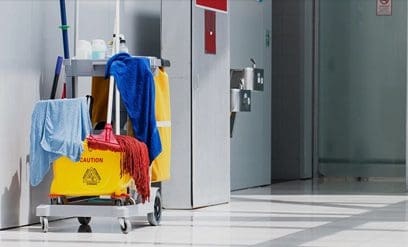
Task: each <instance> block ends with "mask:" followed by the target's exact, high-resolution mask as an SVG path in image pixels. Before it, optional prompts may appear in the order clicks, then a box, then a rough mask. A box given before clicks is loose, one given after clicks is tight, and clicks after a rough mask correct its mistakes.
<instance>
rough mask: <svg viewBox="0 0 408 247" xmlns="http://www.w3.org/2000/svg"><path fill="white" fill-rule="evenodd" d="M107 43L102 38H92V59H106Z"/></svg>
mask: <svg viewBox="0 0 408 247" xmlns="http://www.w3.org/2000/svg"><path fill="white" fill-rule="evenodd" d="M105 53H106V43H105V41H104V40H102V39H94V40H92V59H105Z"/></svg>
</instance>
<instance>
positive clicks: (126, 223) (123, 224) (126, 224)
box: [119, 218, 132, 234]
mask: <svg viewBox="0 0 408 247" xmlns="http://www.w3.org/2000/svg"><path fill="white" fill-rule="evenodd" d="M119 225H120V229H121V230H122V233H124V234H128V233H129V232H130V231H132V223H130V220H129V219H126V218H119Z"/></svg>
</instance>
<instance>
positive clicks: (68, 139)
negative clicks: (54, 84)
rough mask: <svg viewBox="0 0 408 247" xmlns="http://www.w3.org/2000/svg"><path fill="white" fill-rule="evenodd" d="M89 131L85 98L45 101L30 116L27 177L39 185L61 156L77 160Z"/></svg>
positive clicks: (40, 102)
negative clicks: (52, 164) (28, 168)
mask: <svg viewBox="0 0 408 247" xmlns="http://www.w3.org/2000/svg"><path fill="white" fill-rule="evenodd" d="M90 131H91V120H90V117H89V111H88V105H87V99H86V98H85V97H83V98H77V99H64V100H44V101H39V102H37V104H36V105H35V108H34V111H33V114H32V117H31V133H30V180H31V185H33V186H36V185H38V184H39V183H40V182H41V181H42V180H43V178H44V176H45V175H46V174H47V172H48V171H49V169H50V164H51V163H52V162H53V161H54V160H56V159H58V158H59V157H61V156H67V157H68V158H69V159H71V160H73V161H79V159H80V157H81V154H82V152H83V140H84V139H85V138H86V137H87V136H88V135H89V133H90Z"/></svg>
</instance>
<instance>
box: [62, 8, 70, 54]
mask: <svg viewBox="0 0 408 247" xmlns="http://www.w3.org/2000/svg"><path fill="white" fill-rule="evenodd" d="M60 9H61V26H60V28H61V30H62V41H63V44H64V58H65V59H68V58H69V43H68V28H69V26H68V25H67V11H66V9H65V0H60Z"/></svg>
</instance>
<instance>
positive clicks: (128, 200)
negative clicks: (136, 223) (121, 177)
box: [125, 197, 136, 206]
mask: <svg viewBox="0 0 408 247" xmlns="http://www.w3.org/2000/svg"><path fill="white" fill-rule="evenodd" d="M135 204H136V201H135V199H133V198H131V197H129V198H126V201H125V206H127V205H135Z"/></svg>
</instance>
